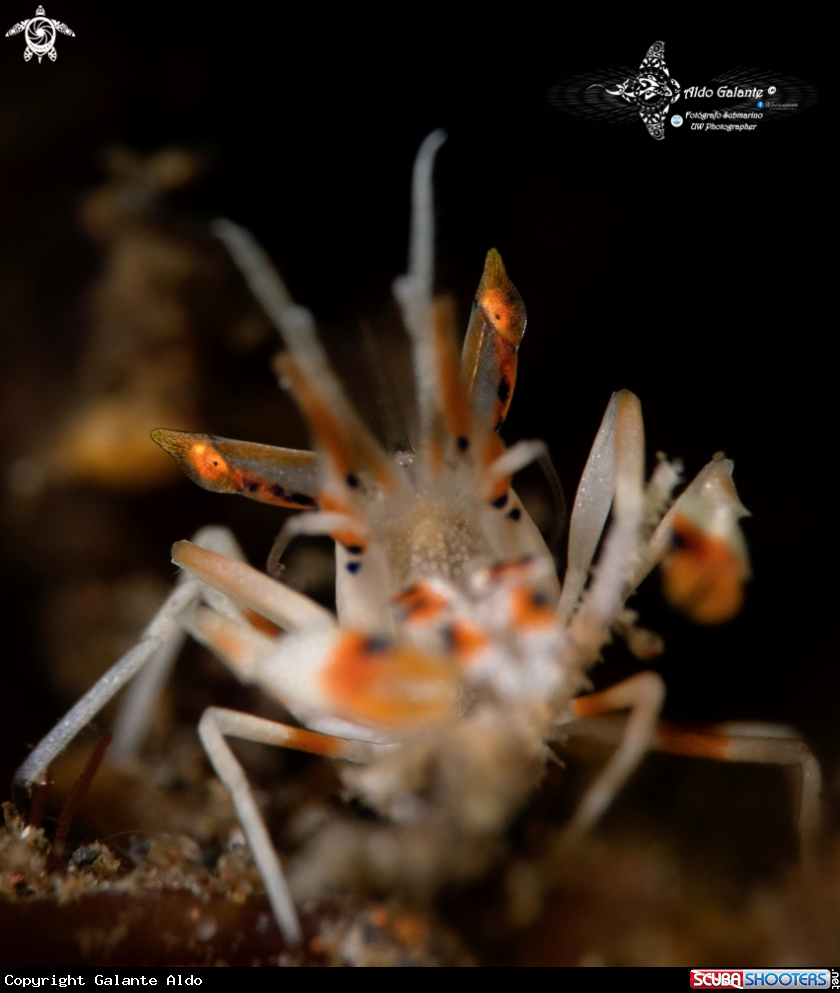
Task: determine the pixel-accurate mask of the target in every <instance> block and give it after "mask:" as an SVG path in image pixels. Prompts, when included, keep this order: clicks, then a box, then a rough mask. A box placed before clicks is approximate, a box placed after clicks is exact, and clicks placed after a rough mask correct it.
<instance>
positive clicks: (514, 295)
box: [476, 248, 525, 387]
mask: <svg viewBox="0 0 840 993" xmlns="http://www.w3.org/2000/svg"><path fill="white" fill-rule="evenodd" d="M476 300H477V302H478V305H479V307H481V309H482V310H483V311H484V314H485V316H486V317H487V319H488V320H489V321H490V322H491V323H492V325H493V327H494V328H495V329H496V330H497V331H498V333H499V334H500V335H501V337H502V338H503V339H504V341H505V342H506V344H507V345H508V347H509V348H512V349H514V350H515V349H517V348H519V343H520V342H521V341H522V335H523V334H524V333H525V305H524V304H523V303H522V297H521V296H520V295H519V291H518V290H517V289H516V287H515V286H514V285H513V283H512V282H511V281H510V279H509V278H508V274H507V272H506V271H505V266H504V263H503V262H502V257H501V255H499V253H498V252H497V251H496V249H495V248H491V249H490V251H489V252H488V253H487V258H486V259H485V261H484V272H483V273H482V275H481V282H480V283H479V284H478V294H477V295H476ZM512 385H513V384H511V387H512Z"/></svg>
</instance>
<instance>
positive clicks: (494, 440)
mask: <svg viewBox="0 0 840 993" xmlns="http://www.w3.org/2000/svg"><path fill="white" fill-rule="evenodd" d="M504 451H505V443H504V442H503V441H502V439H501V438H500V437H499V436H498V435H497V434H496V433H495V432H492V431H491V432H490V434H488V435H487V438H486V440H485V442H484V450H483V451H482V453H481V462H482V464H483V466H484V467H485V468H487V467H488V466H490V465H492V464H493V463H494V462H495V461H496V459H497V458H499V456H500V455H503V454H504ZM510 481H511V477H510V476H502V477H501V478H499V479H497V480H496V481H495V483H494V484H493V488H492V489H491V491H490V493H489V494H488V495H487V499H488V500H490V501H493V500H498V499H499V498H500V497H503V496H506V495H507V491H508V490H509V489H510Z"/></svg>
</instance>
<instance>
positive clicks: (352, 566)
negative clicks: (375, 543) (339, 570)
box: [347, 562, 362, 572]
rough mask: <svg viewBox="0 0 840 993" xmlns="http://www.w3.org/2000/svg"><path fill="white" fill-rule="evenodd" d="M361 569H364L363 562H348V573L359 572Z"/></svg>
mask: <svg viewBox="0 0 840 993" xmlns="http://www.w3.org/2000/svg"><path fill="white" fill-rule="evenodd" d="M361 568H362V563H361V562H348V563H347V571H348V572H358V571H359V569H361Z"/></svg>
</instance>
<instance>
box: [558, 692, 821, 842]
mask: <svg viewBox="0 0 840 993" xmlns="http://www.w3.org/2000/svg"><path fill="white" fill-rule="evenodd" d="M580 699H581V700H585V699H587V698H586V697H581V698H580ZM563 731H564V732H565V733H567V734H570V735H572V736H574V737H583V738H591V739H596V740H599V741H603V742H607V743H610V744H617V743H618V742H619V741H621V739H622V735H623V728H622V726H621V724H620V723H616V721H614V720H606V719H597V718H596V719H594V720H592V719H583V720H579V721H575V722H573V723H572V724H569V725H565V726H564V727H563ZM650 747H651V748H652V749H655V750H656V751H660V752H668V753H670V754H673V755H685V756H689V757H691V758H705V759H713V760H715V761H718V762H756V763H761V764H768V765H781V766H788V767H792V768H798V770H799V784H800V792H799V804H798V810H797V814H796V819H797V827H798V829H799V839H800V849H801V852H802V857H803V860H807V859H808V858H809V857H810V855H812V854H813V852H814V849H815V847H816V842H817V840H818V837H819V831H820V826H821V819H822V818H821V813H822V807H821V801H820V794H821V792H822V773H821V770H820V764H819V762H818V761H817V759H816V757H815V756H814V754H813V752H811V750H810V749H809V748H808V746H807V745H806V744H805V742H804V741H802V740H801V739H799V738H798V737H796V733H795V732H794V731H793V729H792V728H780V727H779V726H777V725H766V724H761V723H758V722H755V723H753V722H743V723H738V724H718V725H715V726H713V727H711V728H702V729H700V730H698V729H696V728H694V729H691V730H685V729H682V728H679V727H674V726H670V727H669V726H660V727H659V728H658V730H657V732H656V734H655V735H654V737H653V740H652V741H651V742H650Z"/></svg>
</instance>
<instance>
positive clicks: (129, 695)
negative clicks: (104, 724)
mask: <svg viewBox="0 0 840 993" xmlns="http://www.w3.org/2000/svg"><path fill="white" fill-rule="evenodd" d="M186 639H187V635H186V632H185V631H182V630H178V631H176V632H175V634H174V635H173V636H172V637H171V638H170V639H169V641H168V642H167V643H166V644H165V645H164V646H163V647H162V648H161V649H159V650H158V651H157V652H155V654H154V655H153V656H152V658H151V659H150V660H149V662H148V663H147V664H146V666H145V667H144V668H143V670H142V671H141V672H140V673H139V674H138V676H137V678H136V679H135V680H134V682H133V683H132V684H131V686H129V688H128V689H127V690H126V693H125V697H124V699H123V701H122V705H121V706H120V711H119V714H118V715H117V719H116V722H115V723H114V740H113V743H112V744H111V752H110V754H109V756H108V758H109V760H110V762H111V763H112V764H114V765H125V764H126V763H127V762H129V761H130V760H131V759H132V758H133V757H134V756H135V755H136V754H137V752H138V751H139V750H140V748H141V746H142V744H143V741H144V740H145V738H146V734H147V732H148V730H149V725H150V723H151V720H152V715H153V714H154V713H155V710H156V706H157V702H158V700H159V699H160V695H161V693H162V692H163V688H164V686H165V685H166V683H167V681H168V679H169V674H170V673H171V672H172V666H173V665H174V664H175V659H177V658H178V656H179V655H180V654H181V649H182V648H183V647H184V642H185V641H186Z"/></svg>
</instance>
